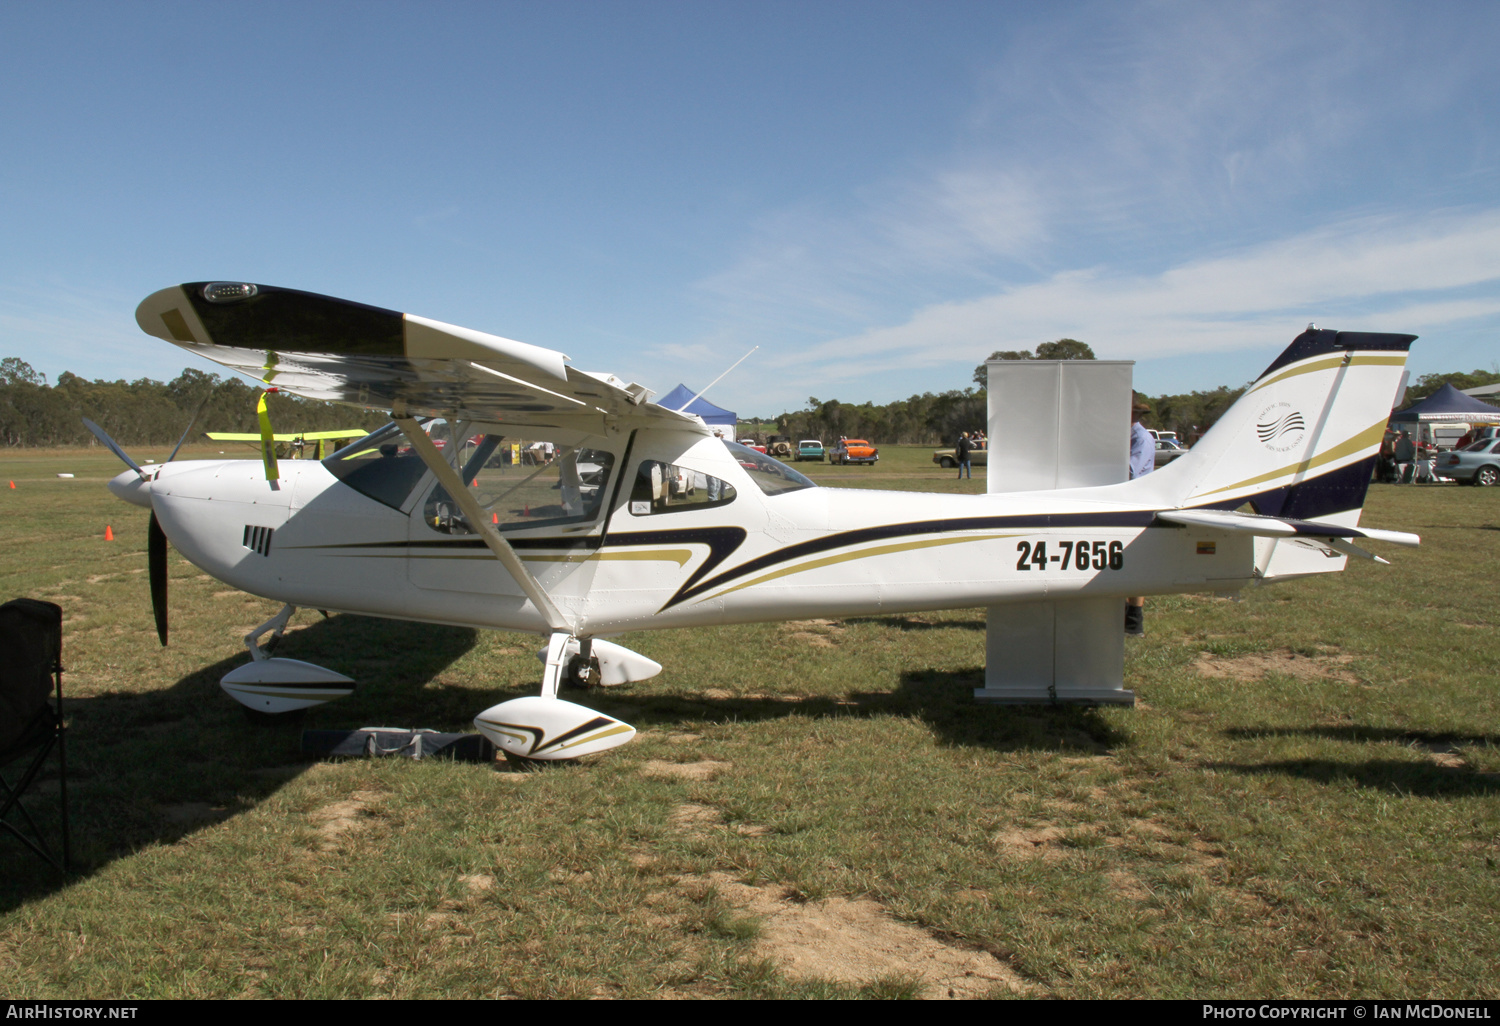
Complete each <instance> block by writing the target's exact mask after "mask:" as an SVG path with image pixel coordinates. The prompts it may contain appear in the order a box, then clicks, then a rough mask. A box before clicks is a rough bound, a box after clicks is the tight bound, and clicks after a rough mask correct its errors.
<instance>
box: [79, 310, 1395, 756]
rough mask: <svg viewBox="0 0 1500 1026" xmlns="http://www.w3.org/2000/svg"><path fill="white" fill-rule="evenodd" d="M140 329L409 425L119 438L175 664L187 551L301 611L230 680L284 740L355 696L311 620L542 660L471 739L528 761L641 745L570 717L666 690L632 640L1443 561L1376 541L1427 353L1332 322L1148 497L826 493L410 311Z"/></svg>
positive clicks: (653, 410)
mask: <svg viewBox="0 0 1500 1026" xmlns="http://www.w3.org/2000/svg"><path fill="white" fill-rule="evenodd" d="M136 320H137V322H138V323H139V324H140V326H141V328H142V329H143V330H144V331H145V332H147V333H148V334H150V335H154V336H157V337H159V338H163V339H166V340H167V341H169V342H172V343H175V344H176V345H179V346H181V347H182V348H184V349H186V350H188V351H190V352H192V353H194V354H196V355H199V356H203V357H206V358H208V359H210V360H214V361H216V362H218V363H221V364H223V365H225V366H227V367H231V368H233V369H235V370H237V371H241V372H244V373H246V374H248V375H250V376H252V377H255V378H258V379H260V380H261V381H263V382H265V383H266V384H267V385H270V384H271V383H272V382H274V385H275V387H278V388H281V389H283V390H285V391H289V392H294V393H296V394H299V395H302V396H306V397H309V398H313V399H321V400H332V401H335V402H340V403H345V404H348V405H350V406H355V407H361V408H366V409H378V410H384V411H387V412H388V413H389V414H390V416H391V418H392V423H390V424H388V425H387V426H386V427H385V428H382V429H381V430H378V431H376V432H374V433H373V434H371V435H369V436H368V437H366V438H364V439H362V440H361V441H359V442H356V443H354V444H353V445H350V446H347V447H345V448H344V449H342V450H340V451H338V452H335V453H334V454H332V455H331V456H329V457H328V458H326V459H324V460H322V461H320V462H314V461H302V462H295V463H286V464H282V465H281V466H280V468H279V470H278V471H276V472H275V473H276V474H279V477H276V478H275V479H269V480H268V478H269V477H271V476H272V475H271V474H270V473H268V471H267V470H263V469H262V468H261V465H260V464H259V463H255V462H252V461H245V460H218V461H192V462H180V463H177V462H168V463H167V464H164V465H160V466H153V467H152V468H151V469H150V470H143V469H141V468H139V467H137V466H135V464H134V463H131V461H130V460H129V457H127V456H125V455H124V453H123V452H121V451H120V450H119V448H118V447H117V446H114V444H113V443H112V442H110V443H108V444H110V445H111V447H112V448H113V449H114V450H115V451H116V453H117V454H119V455H120V456H121V458H122V459H124V460H125V461H126V462H127V463H128V464H130V466H131V468H132V469H131V470H128V471H125V472H124V473H122V474H120V476H119V477H117V478H115V479H114V481H112V482H111V484H110V488H111V490H112V491H113V492H114V493H115V494H116V495H118V496H120V497H121V498H124V499H126V500H127V501H130V502H133V503H135V504H137V505H141V506H147V507H149V508H150V509H151V511H152V515H151V521H152V522H151V532H150V549H149V551H150V560H149V562H150V568H151V579H152V600H153V605H154V606H155V609H156V615H157V625H158V631H159V633H160V634H161V637H162V643H163V644H165V643H166V542H167V539H170V540H171V543H172V544H173V545H175V546H176V547H177V549H178V550H179V551H180V552H181V553H182V554H183V555H184V556H186V557H187V558H188V559H189V560H191V561H192V562H193V563H194V564H196V565H197V566H198V567H200V568H202V569H203V570H204V571H206V572H207V573H209V574H211V575H213V576H214V577H216V578H218V579H220V580H222V581H224V582H226V583H228V584H231V585H233V586H235V587H237V588H241V589H243V590H245V591H247V592H250V593H252V594H255V595H260V596H263V597H266V598H271V599H275V600H277V601H280V602H283V603H285V604H286V605H285V606H284V608H283V609H282V610H281V612H280V613H278V614H277V615H276V616H275V617H274V618H272V619H271V620H269V621H267V622H266V623H265V624H263V625H261V626H260V627H258V628H257V629H256V630H255V631H254V632H253V633H252V634H251V635H250V636H249V637H247V638H246V645H247V647H248V648H249V650H250V655H251V657H252V659H251V662H250V663H248V664H247V665H245V666H242V667H240V668H239V669H237V670H235V671H233V672H232V673H230V674H229V675H228V676H226V677H225V678H224V681H223V686H224V688H225V689H226V690H227V691H229V692H230V694H231V695H233V696H234V697H235V698H237V699H238V700H239V701H241V702H242V703H244V704H245V705H246V706H247V707H248V708H250V709H252V710H257V711H259V712H260V713H263V714H268V715H275V714H284V713H287V712H289V711H294V710H298V709H302V708H306V707H308V706H311V705H316V704H318V703H320V702H323V701H327V700H328V699H330V698H334V697H338V696H340V695H345V694H348V693H349V691H350V689H351V688H352V687H353V682H352V681H350V680H349V679H348V678H346V677H343V676H342V675H340V674H337V673H333V672H332V671H329V670H326V669H323V668H321V667H316V666H313V665H311V664H309V663H305V662H300V661H297V660H291V659H281V658H272V657H271V656H270V655H269V654H268V653H267V650H266V648H267V646H263V645H262V644H261V639H262V638H263V637H265V636H266V635H267V634H270V635H271V639H270V641H271V642H274V640H275V639H276V638H278V637H279V636H280V634H281V632H282V631H283V630H284V629H285V627H286V624H287V621H288V619H289V618H290V616H291V615H292V614H293V613H294V612H295V610H296V608H297V607H299V606H305V607H312V608H316V609H322V610H338V611H343V612H349V613H359V614H365V615H371V616H377V617H390V618H396V619H405V620H419V621H425V622H431V623H444V624H455V625H461V626H469V627H481V628H500V629H505V630H513V631H528V632H535V633H537V634H539V635H542V636H544V637H546V638H547V639H548V640H547V644H546V648H545V651H544V653H543V655H542V658H543V661H544V665H545V670H544V672H543V681H542V687H541V694H540V696H535V697H526V698H517V699H512V700H510V701H507V702H503V703H501V704H499V705H496V706H494V707H493V708H490V709H487V710H485V711H484V712H482V713H480V714H479V716H478V717H477V718H476V719H475V724H476V726H477V727H478V729H479V730H480V731H482V732H483V733H484V734H485V735H486V736H488V737H489V738H490V739H491V740H492V741H494V742H495V743H496V744H497V745H498V746H499V747H500V748H501V749H502V750H504V751H505V752H506V753H507V754H509V755H511V756H516V757H520V758H531V759H566V758H575V757H578V756H581V755H587V754H590V753H593V752H598V751H602V750H605V749H608V748H613V747H615V746H616V745H620V744H623V743H625V742H626V741H629V740H630V739H631V738H632V737H633V736H634V734H635V730H634V728H633V727H631V726H629V725H628V724H625V723H622V722H620V721H619V720H616V719H614V718H613V717H610V716H606V715H604V714H602V713H599V712H596V711H595V710H592V709H588V708H586V707H584V706H581V705H578V704H575V703H572V702H568V701H565V700H563V699H561V698H559V697H558V689H559V686H560V685H563V684H572V685H583V686H589V685H592V684H604V685H610V684H620V683H625V682H627V681H637V680H642V679H645V678H648V677H650V676H653V675H654V674H656V673H657V672H659V671H660V669H661V667H660V666H659V665H658V664H656V663H655V662H653V661H652V660H650V659H647V658H646V657H644V656H641V655H638V654H636V653H633V652H631V651H629V650H627V649H625V648H623V647H621V646H618V645H615V644H612V643H610V642H608V641H606V640H604V639H605V638H607V637H609V636H612V635H616V634H619V633H621V632H624V631H631V630H644V629H664V628H674V627H694V626H699V625H704V624H727V623H747V622H756V621H766V620H782V619H799V618H807V617H813V616H857V615H866V614H875V613H893V612H911V611H918V610H930V609H948V608H963V607H973V606H997V605H1002V604H1004V603H1007V602H1024V601H1037V600H1040V599H1046V600H1067V599H1069V598H1106V597H1118V598H1120V599H1122V600H1123V599H1124V597H1125V596H1127V595H1149V594H1166V593H1173V592H1200V591H1214V592H1221V593H1232V592H1236V591H1238V590H1239V589H1241V588H1243V587H1244V586H1246V585H1248V584H1252V583H1256V582H1267V581H1271V580H1278V579H1287V578H1292V577H1298V576H1304V575H1307V574H1311V573H1322V572H1328V571H1332V570H1341V569H1342V568H1343V567H1344V564H1345V562H1346V560H1347V557H1348V556H1351V555H1352V556H1360V557H1365V558H1370V559H1377V560H1378V557H1376V556H1373V555H1371V554H1370V553H1368V552H1366V551H1365V550H1363V549H1362V548H1360V547H1358V545H1357V544H1356V542H1358V541H1361V540H1363V539H1374V540H1377V541H1385V542H1394V543H1396V544H1400V545H1415V544H1417V543H1418V539H1417V537H1416V536H1415V535H1411V534H1405V533H1401V532H1395V531H1378V530H1373V529H1368V528H1360V527H1359V526H1358V522H1359V516H1360V510H1361V506H1362V505H1363V502H1364V497H1365V490H1366V486H1367V484H1368V482H1369V481H1370V477H1371V470H1372V467H1373V464H1374V460H1375V457H1376V453H1377V450H1378V447H1379V444H1380V441H1381V438H1382V435H1383V432H1384V429H1385V425H1386V421H1387V418H1388V416H1389V414H1390V410H1391V407H1392V405H1393V400H1394V398H1395V396H1396V394H1397V390H1398V387H1399V385H1400V382H1401V380H1402V378H1403V368H1404V366H1405V363H1406V356H1407V349H1408V347H1409V346H1410V344H1411V342H1412V341H1413V339H1414V338H1415V336H1412V335H1395V334H1374V333H1366V332H1337V331H1329V330H1317V329H1314V328H1312V327H1311V326H1309V329H1308V330H1307V331H1306V332H1304V333H1303V334H1301V335H1299V336H1298V337H1297V338H1296V340H1295V341H1293V342H1292V344H1291V346H1290V347H1288V348H1287V349H1286V351H1285V352H1283V353H1282V354H1281V355H1280V356H1278V357H1277V358H1276V359H1275V360H1274V361H1272V363H1271V365H1270V367H1268V368H1267V369H1266V371H1265V373H1264V374H1262V375H1261V376H1260V377H1259V378H1258V379H1257V380H1256V381H1255V382H1254V384H1253V385H1251V386H1250V388H1249V389H1248V390H1247V392H1246V393H1245V395H1244V396H1242V397H1241V398H1240V399H1239V401H1238V402H1236V403H1235V404H1234V406H1233V407H1232V408H1231V409H1230V410H1229V411H1228V412H1227V413H1225V414H1224V416H1223V417H1222V418H1220V420H1219V421H1218V423H1217V424H1216V425H1215V426H1214V427H1213V429H1212V430H1211V431H1210V432H1209V433H1208V434H1207V435H1206V436H1204V438H1203V439H1202V440H1201V441H1200V442H1199V443H1198V444H1197V445H1196V446H1194V447H1193V448H1192V450H1191V451H1190V452H1188V453H1187V454H1186V455H1184V456H1182V457H1181V458H1179V459H1178V460H1176V461H1175V462H1173V463H1172V464H1171V465H1169V466H1166V467H1164V468H1162V469H1161V470H1158V471H1156V472H1155V473H1153V474H1150V475H1147V476H1145V477H1142V478H1140V479H1137V480H1134V481H1129V482H1124V483H1120V484H1115V485H1109V486H1105V487H1090V488H1074V489H1065V490H1057V491H1045V492H1027V493H1010V494H993V495H951V494H924V493H916V492H878V491H870V490H865V489H839V488H824V487H818V486H816V485H814V484H813V482H812V481H810V480H808V479H807V478H805V477H803V476H802V475H800V474H798V473H797V472H796V471H795V470H793V469H791V468H790V467H787V466H785V465H783V464H781V463H779V462H777V461H775V460H772V459H770V458H768V457H766V456H763V455H761V454H760V453H758V452H755V451H753V450H751V449H748V448H746V447H744V446H742V445H738V444H736V443H733V442H725V441H723V440H721V439H717V438H715V437H713V435H712V433H711V431H710V430H709V429H708V428H706V427H705V426H704V424H703V423H702V421H700V420H699V419H698V418H696V417H694V416H692V415H689V414H683V413H679V412H676V411H673V410H668V409H664V408H662V407H660V406H657V405H655V404H653V403H651V402H650V401H649V399H650V396H651V394H652V393H650V392H649V391H648V390H647V389H645V388H644V387H642V386H640V385H637V384H633V383H626V382H624V381H621V380H619V379H618V378H616V377H614V376H613V375H610V374H593V373H586V372H583V371H580V370H578V369H576V368H574V367H571V366H569V365H568V364H567V363H566V362H565V361H566V360H567V357H565V356H564V355H563V354H562V353H559V352H555V351H553V350H549V349H543V348H539V347H537V346H531V345H526V344H524V343H521V342H515V341H512V340H510V339H505V338H500V337H497V336H494V335H488V334H484V333H482V332H478V331H472V330H469V329H466V328H460V327H456V326H454V325H450V324H444V323H441V322H438V321H433V320H428V319H426V318H423V317H417V316H414V315H412V314H402V313H398V312H395V311H392V310H384V309H380V308H377V307H372V306H364V305H361V304H357V303H351V302H347V301H343V300H338V299H332V298H329V297H326V296H319V295H314V294H311V293H306V292H298V291H293V290H290V289H282V288H274V287H269V286H264V285H252V284H248V283H240V282H199V283H194V284H187V285H181V286H175V287H173V288H168V289H164V290H162V291H160V292H157V293H155V294H154V295H151V296H149V297H148V298H147V299H146V300H145V301H144V302H142V303H141V305H140V307H139V308H138V309H137V311H136ZM1123 412H1124V411H1122V418H1123ZM1120 430H1121V433H1122V436H1123V435H1124V434H1125V432H1126V424H1124V423H1123V422H1122V423H1121V425H1120ZM435 439H436V440H437V442H438V444H435ZM106 441H107V440H106ZM549 443H550V444H549ZM268 464H269V461H268ZM1378 561H1380V562H1384V560H1378ZM1122 617H1123V603H1122Z"/></svg>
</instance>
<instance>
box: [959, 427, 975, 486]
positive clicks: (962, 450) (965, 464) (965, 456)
mask: <svg viewBox="0 0 1500 1026" xmlns="http://www.w3.org/2000/svg"><path fill="white" fill-rule="evenodd" d="M973 451H974V443H973V442H971V441H969V433H968V432H967V431H965V432H963V433H962V434H960V435H959V436H958V448H957V450H956V452H955V454H956V455H957V456H958V476H959V479H960V480H962V479H963V476H964V475H965V474H967V475H969V480H971V481H972V480H974V469H973V467H972V466H971V465H970V463H971V459H972V458H971V457H970V456H969V453H971V452H973Z"/></svg>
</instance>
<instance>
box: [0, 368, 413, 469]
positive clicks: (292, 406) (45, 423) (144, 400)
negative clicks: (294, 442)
mask: <svg viewBox="0 0 1500 1026" xmlns="http://www.w3.org/2000/svg"><path fill="white" fill-rule="evenodd" d="M259 391H260V390H259V389H258V388H256V387H255V386H253V385H250V384H247V383H246V382H244V381H242V380H240V379H239V378H221V377H220V376H219V375H217V374H205V373H204V372H203V371H200V370H194V369H192V368H186V369H184V370H183V372H182V373H181V374H179V375H178V376H177V377H175V378H173V379H172V380H171V381H165V382H163V381H153V380H151V379H150V378H141V379H140V380H138V381H102V380H101V381H89V380H87V379H85V378H81V377H79V376H78V375H76V374H73V373H71V372H69V371H64V372H63V373H62V374H61V375H59V377H58V379H57V383H56V384H52V385H49V384H48V383H47V379H46V376H45V375H42V374H39V373H37V372H36V371H35V370H33V369H32V367H31V366H30V365H29V364H27V363H26V362H25V361H24V360H19V359H17V358H15V357H6V358H5V359H3V360H0V445H5V446H11V447H15V446H28V447H30V446H64V445H92V444H95V440H94V436H93V435H92V434H90V433H89V431H88V429H87V428H85V427H84V426H83V418H84V417H87V418H89V419H90V420H92V421H94V422H95V423H96V424H98V425H99V426H100V427H102V428H103V429H104V430H105V431H107V432H108V433H109V435H110V437H112V438H114V439H115V441H117V442H119V443H120V444H121V445H123V446H132V445H174V444H176V442H177V440H178V439H179V438H181V437H182V433H183V432H184V431H186V430H187V428H188V422H189V421H191V420H192V418H193V414H194V412H195V411H198V410H199V409H200V407H201V410H202V412H201V413H200V414H199V416H198V419H197V421H196V422H195V426H194V429H193V436H192V437H191V438H189V441H190V442H191V441H193V440H194V439H200V440H201V438H202V433H203V432H205V431H256V430H258V429H259V423H258V421H257V420H256V414H255V406H256V401H257V396H258V393H259ZM266 408H267V410H268V411H269V413H270V415H271V426H272V427H273V428H274V429H275V430H276V432H277V433H278V434H279V433H294V432H298V431H318V430H328V429H334V428H363V429H366V430H373V429H374V428H376V427H379V426H380V425H381V424H383V423H385V421H386V416H385V415H384V414H382V413H369V412H365V411H362V410H356V409H353V408H351V407H348V406H340V405H338V404H336V403H325V402H319V401H316V400H311V399H302V398H299V397H297V396H291V395H287V394H285V393H281V392H277V393H273V394H272V395H271V396H270V397H269V398H268V401H267V404H266Z"/></svg>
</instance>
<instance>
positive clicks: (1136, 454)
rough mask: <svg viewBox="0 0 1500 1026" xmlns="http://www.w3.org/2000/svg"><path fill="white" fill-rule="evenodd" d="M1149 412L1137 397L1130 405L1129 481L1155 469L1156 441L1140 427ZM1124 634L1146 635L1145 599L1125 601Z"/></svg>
mask: <svg viewBox="0 0 1500 1026" xmlns="http://www.w3.org/2000/svg"><path fill="white" fill-rule="evenodd" d="M1150 412H1151V404H1150V403H1148V402H1146V400H1145V397H1144V396H1140V395H1137V396H1136V397H1135V400H1134V401H1133V402H1132V403H1131V404H1130V479H1131V480H1132V481H1133V480H1135V479H1136V478H1138V477H1143V476H1145V475H1146V474H1149V473H1151V471H1153V470H1155V469H1156V439H1155V438H1152V437H1151V432H1149V431H1147V430H1146V429H1145V428H1144V427H1142V426H1141V415H1142V414H1145V413H1150ZM1125 633H1126V634H1128V635H1130V636H1131V637H1137V638H1138V637H1140V636H1141V635H1143V634H1145V633H1146V599H1145V597H1144V596H1141V595H1137V596H1134V597H1133V598H1128V599H1126V600H1125Z"/></svg>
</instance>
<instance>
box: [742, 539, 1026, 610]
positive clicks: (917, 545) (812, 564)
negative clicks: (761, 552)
mask: <svg viewBox="0 0 1500 1026" xmlns="http://www.w3.org/2000/svg"><path fill="white" fill-rule="evenodd" d="M1019 533H1021V532H1008V533H1006V534H967V535H964V536H963V537H960V538H924V539H923V540H921V541H910V542H897V543H896V544H894V545H877V546H875V547H874V548H869V549H860V550H859V551H857V552H843V553H840V554H838V555H836V556H824V557H823V558H822V559H811V560H808V561H807V562H806V563H798V564H796V565H795V566H788V567H782V568H781V569H780V570H772V571H771V572H770V573H768V574H761V575H760V576H759V577H752V578H751V579H750V580H748V581H745V582H743V583H741V584H736V585H735V586H734V587H732V588H725V589H724V590H723V591H721V592H719V593H718V595H716V596H714V597H715V598H719V597H722V596H724V595H728V594H729V593H730V592H733V591H739V590H740V589H741V588H749V587H751V586H753V585H756V584H764V583H765V582H766V581H774V580H775V579H776V578H778V577H786V576H788V575H789V574H800V573H802V572H803V571H804V570H816V569H818V568H819V567H824V566H832V565H834V564H835V563H846V562H848V561H849V560H852V559H864V558H865V557H867V556H883V555H887V554H888V553H892V552H907V551H909V550H911V549H925V548H931V547H932V546H934V545H958V544H961V543H962V542H975V541H992V540H994V539H996V538H1014V537H1016V535H1017V534H1019Z"/></svg>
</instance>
